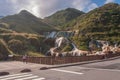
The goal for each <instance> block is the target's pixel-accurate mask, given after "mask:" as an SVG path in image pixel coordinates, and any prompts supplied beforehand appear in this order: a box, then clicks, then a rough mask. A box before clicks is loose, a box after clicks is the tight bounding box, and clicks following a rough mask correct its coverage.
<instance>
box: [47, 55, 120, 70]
mask: <svg viewBox="0 0 120 80" xmlns="http://www.w3.org/2000/svg"><path fill="white" fill-rule="evenodd" d="M119 58H120V56H117V57H112V58H105V59H102V60H93V61H83V62H77V63H68V64H58V65H53V66H52V67H47V69H51V68H60V67H68V66H76V65H83V64H90V63H96V62H104V61H110V60H115V59H119Z"/></svg>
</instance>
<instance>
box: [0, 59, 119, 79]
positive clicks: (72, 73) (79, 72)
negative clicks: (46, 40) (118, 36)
mask: <svg viewBox="0 0 120 80" xmlns="http://www.w3.org/2000/svg"><path fill="white" fill-rule="evenodd" d="M9 63H10V62H9ZM1 64H2V67H1ZM15 64H17V65H15ZM5 65H6V67H5ZM5 65H4V62H2V63H1V62H0V71H3V70H5V69H7V67H10V66H11V65H14V68H13V67H12V66H11V67H10V68H9V69H7V70H8V71H10V73H11V74H10V75H7V76H0V80H120V59H115V60H110V61H104V62H97V63H90V64H84V65H75V66H67V67H59V68H51V69H47V70H39V69H40V67H43V66H48V65H40V64H33V63H28V64H24V63H21V62H11V65H10V64H7V62H6V64H5ZM48 67H50V66H48ZM24 68H30V69H31V70H32V72H29V73H19V71H20V70H21V69H24Z"/></svg>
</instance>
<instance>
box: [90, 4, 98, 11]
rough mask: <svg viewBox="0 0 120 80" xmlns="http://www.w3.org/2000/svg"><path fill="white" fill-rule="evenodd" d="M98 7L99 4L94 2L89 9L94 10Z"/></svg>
mask: <svg viewBox="0 0 120 80" xmlns="http://www.w3.org/2000/svg"><path fill="white" fill-rule="evenodd" d="M97 7H98V5H97V4H95V3H92V4H90V5H89V6H88V11H90V10H93V9H95V8H97Z"/></svg>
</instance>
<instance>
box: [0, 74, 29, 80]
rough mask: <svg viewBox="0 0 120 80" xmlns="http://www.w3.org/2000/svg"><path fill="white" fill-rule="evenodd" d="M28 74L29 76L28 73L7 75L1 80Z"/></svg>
mask: <svg viewBox="0 0 120 80" xmlns="http://www.w3.org/2000/svg"><path fill="white" fill-rule="evenodd" d="M26 74H28V73H20V74H12V75H6V76H1V77H0V79H2V78H7V77H13V76H20V75H26Z"/></svg>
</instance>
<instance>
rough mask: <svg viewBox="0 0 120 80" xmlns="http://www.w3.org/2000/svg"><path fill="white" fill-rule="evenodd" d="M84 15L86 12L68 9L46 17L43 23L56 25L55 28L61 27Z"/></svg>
mask: <svg viewBox="0 0 120 80" xmlns="http://www.w3.org/2000/svg"><path fill="white" fill-rule="evenodd" d="M82 14H84V12H82V11H79V10H77V9H74V8H67V9H65V10H60V11H57V12H56V13H54V14H53V15H51V16H48V17H46V18H45V19H44V20H43V21H45V22H47V23H48V24H51V25H54V26H55V27H60V26H62V25H64V24H66V23H67V22H69V21H71V20H73V19H75V18H77V17H78V16H80V15H82Z"/></svg>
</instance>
